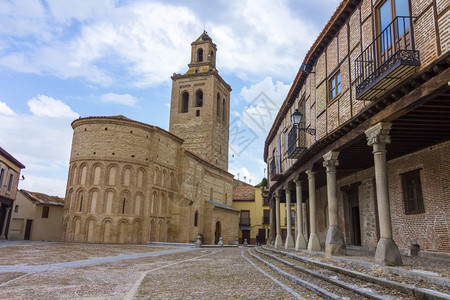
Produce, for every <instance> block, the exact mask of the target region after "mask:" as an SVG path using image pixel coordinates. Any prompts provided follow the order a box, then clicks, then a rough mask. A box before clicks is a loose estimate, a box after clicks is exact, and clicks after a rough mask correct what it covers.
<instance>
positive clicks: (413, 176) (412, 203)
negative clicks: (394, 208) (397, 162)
mask: <svg viewBox="0 0 450 300" xmlns="http://www.w3.org/2000/svg"><path fill="white" fill-rule="evenodd" d="M401 176H402V184H403V203H404V205H405V214H418V213H423V212H425V208H424V205H423V197H422V185H421V183H420V169H419V170H414V171H411V172H407V173H403V174H401Z"/></svg>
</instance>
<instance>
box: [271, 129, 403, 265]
mask: <svg viewBox="0 0 450 300" xmlns="http://www.w3.org/2000/svg"><path fill="white" fill-rule="evenodd" d="M391 126H392V124H391V123H386V122H381V123H378V124H376V125H374V126H372V127H371V128H369V129H368V130H366V131H365V134H366V137H367V145H368V146H371V147H373V155H374V167H375V183H376V191H377V206H378V217H379V223H380V235H381V238H380V240H379V241H378V245H377V249H376V252H375V262H376V263H378V264H381V265H385V264H390V265H401V264H402V260H401V256H400V252H399V250H398V247H397V245H396V244H395V242H394V240H393V238H392V223H391V216H390V206H389V195H388V181H387V170H386V145H387V144H389V143H390V137H389V130H390V128H391ZM338 157H339V152H338V151H329V152H327V153H325V155H323V166H324V167H325V169H326V175H327V176H326V177H327V201H328V220H329V226H328V229H327V234H326V240H325V255H326V256H333V255H345V254H346V245H345V240H344V236H343V234H342V230H341V228H340V227H339V222H338V220H339V219H338V197H337V183H336V170H337V167H338V166H339V160H338ZM305 173H306V175H307V176H308V179H307V180H308V191H309V195H308V202H309V224H310V228H309V238H308V240H307V239H306V238H305V236H304V234H303V209H302V181H301V180H298V179H296V180H293V183H295V195H296V210H297V213H296V220H295V229H296V232H297V236H296V239H295V243H294V239H293V237H292V224H291V217H290V216H291V190H292V183H291V182H285V185H284V186H283V189H284V190H285V193H286V216H287V222H286V223H287V224H286V225H287V236H286V240H285V243H284V245H283V242H282V237H281V222H280V198H281V196H280V193H279V192H277V193H276V194H275V195H274V197H275V214H276V217H275V219H276V237H275V242H274V247H275V248H282V247H284V248H285V249H292V248H295V250H297V251H299V250H302V249H307V250H308V251H321V245H320V241H319V237H318V235H317V219H316V216H317V211H316V195H315V194H316V183H315V175H316V172H314V171H313V170H307V171H306V172H305Z"/></svg>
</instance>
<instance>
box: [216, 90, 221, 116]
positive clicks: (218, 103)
mask: <svg viewBox="0 0 450 300" xmlns="http://www.w3.org/2000/svg"><path fill="white" fill-rule="evenodd" d="M216 109H217V116H218V117H220V93H217V101H216Z"/></svg>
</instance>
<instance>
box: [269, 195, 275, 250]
mask: <svg viewBox="0 0 450 300" xmlns="http://www.w3.org/2000/svg"><path fill="white" fill-rule="evenodd" d="M275 224H276V216H275V201H273V200H272V201H270V211H269V243H270V244H271V245H273V244H274V243H275V236H276V226H275Z"/></svg>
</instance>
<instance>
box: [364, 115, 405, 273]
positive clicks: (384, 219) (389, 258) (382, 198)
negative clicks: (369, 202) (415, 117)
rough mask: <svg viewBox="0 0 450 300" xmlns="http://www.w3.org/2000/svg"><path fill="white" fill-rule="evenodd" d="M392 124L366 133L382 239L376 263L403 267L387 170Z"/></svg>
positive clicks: (372, 128) (378, 247)
mask: <svg viewBox="0 0 450 300" xmlns="http://www.w3.org/2000/svg"><path fill="white" fill-rule="evenodd" d="M391 126H392V124H391V123H387V122H380V123H378V124H376V125H374V126H372V127H370V128H369V129H367V130H366V131H365V134H366V136H367V145H369V146H372V147H373V152H372V153H373V157H374V163H375V182H376V186H377V187H376V188H377V204H378V218H379V223H380V234H381V238H380V240H379V241H378V244H377V250H376V252H375V262H376V263H378V264H380V265H397V266H398V265H401V264H402V258H401V256H400V252H399V251H398V247H397V244H395V242H394V240H393V238H392V223H391V213H390V205H389V192H388V182H387V168H386V145H387V144H389V143H390V142H391V139H390V136H389V131H390V129H391Z"/></svg>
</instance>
